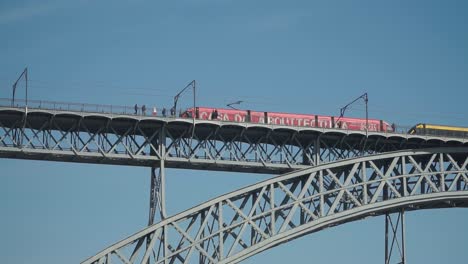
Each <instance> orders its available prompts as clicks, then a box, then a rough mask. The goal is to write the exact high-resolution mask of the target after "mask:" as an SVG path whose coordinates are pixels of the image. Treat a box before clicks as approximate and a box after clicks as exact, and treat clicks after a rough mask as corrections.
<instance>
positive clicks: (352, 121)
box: [180, 107, 394, 132]
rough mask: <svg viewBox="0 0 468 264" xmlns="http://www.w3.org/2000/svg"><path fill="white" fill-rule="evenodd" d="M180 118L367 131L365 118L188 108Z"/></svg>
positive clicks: (372, 124) (374, 122) (374, 124)
mask: <svg viewBox="0 0 468 264" xmlns="http://www.w3.org/2000/svg"><path fill="white" fill-rule="evenodd" d="M180 116H181V117H185V118H188V117H190V118H192V117H193V116H195V118H197V119H203V120H220V121H231V122H249V123H259V124H273V125H283V126H297V127H319V128H341V129H346V130H358V131H365V130H366V119H365V118H351V117H335V116H324V115H307V114H291V113H278V112H259V111H251V110H237V109H223V108H211V107H196V108H195V109H194V108H188V109H187V110H186V111H184V112H183V113H182V114H181V115H180ZM367 126H368V131H387V132H393V131H394V129H393V128H392V126H391V125H389V124H388V123H387V122H385V121H383V120H378V119H367Z"/></svg>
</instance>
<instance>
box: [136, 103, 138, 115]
mask: <svg viewBox="0 0 468 264" xmlns="http://www.w3.org/2000/svg"><path fill="white" fill-rule="evenodd" d="M136 114H138V105H137V104H135V115H136Z"/></svg>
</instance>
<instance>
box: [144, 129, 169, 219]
mask: <svg viewBox="0 0 468 264" xmlns="http://www.w3.org/2000/svg"><path fill="white" fill-rule="evenodd" d="M160 129H161V131H160V132H159V138H158V139H157V141H156V140H155V141H153V142H151V144H152V145H153V146H157V147H158V148H157V149H158V150H159V155H160V157H161V158H160V162H159V175H158V174H157V173H156V170H157V167H152V168H151V187H150V208H149V220H148V225H152V224H153V223H154V218H155V215H156V214H157V210H158V208H159V216H160V220H163V219H165V218H166V216H167V215H166V169H165V156H166V136H165V127H164V126H162V127H161V128H160ZM152 154H153V155H156V153H154V152H153V153H152Z"/></svg>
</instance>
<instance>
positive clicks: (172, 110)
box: [171, 106, 176, 117]
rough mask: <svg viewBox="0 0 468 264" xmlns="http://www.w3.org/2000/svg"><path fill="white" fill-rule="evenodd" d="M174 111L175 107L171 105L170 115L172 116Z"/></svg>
mask: <svg viewBox="0 0 468 264" xmlns="http://www.w3.org/2000/svg"><path fill="white" fill-rule="evenodd" d="M175 111H176V110H175V107H174V106H173V107H172V108H171V116H172V117H174V116H175Z"/></svg>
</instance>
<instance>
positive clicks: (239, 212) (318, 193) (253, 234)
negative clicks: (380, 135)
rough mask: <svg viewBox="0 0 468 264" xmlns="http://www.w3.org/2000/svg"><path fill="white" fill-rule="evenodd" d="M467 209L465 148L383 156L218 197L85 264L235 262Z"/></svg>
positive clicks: (315, 169)
mask: <svg viewBox="0 0 468 264" xmlns="http://www.w3.org/2000/svg"><path fill="white" fill-rule="evenodd" d="M466 206H468V148H438V149H426V150H406V151H399V152H393V153H385V154H379V155H374V156H367V157H359V158H354V159H349V160H343V161H338V162H334V163H328V164H323V165H319V166H316V167H313V168H309V169H305V170H301V171H296V172H293V173H289V174H285V175H282V176H279V177H275V178H272V179H269V180H266V181H264V182H260V183H257V184H255V185H252V186H249V187H246V188H243V189H240V190H237V191H234V192H232V193H229V194H226V195H223V196H221V197H218V198H215V199H213V200H211V201H208V202H206V203H204V204H201V205H199V206H196V207H194V208H191V209H189V210H187V211H184V212H182V213H180V214H178V215H175V216H172V217H169V218H167V219H165V220H163V221H161V222H159V223H157V224H155V225H152V226H150V227H148V228H146V229H144V230H142V231H140V232H138V233H136V234H135V235H133V236H131V237H129V238H127V239H125V240H123V241H121V242H118V243H116V244H114V245H113V246H111V247H109V248H107V249H105V250H104V251H102V252H100V253H98V254H97V255H96V256H94V257H91V258H89V259H88V260H86V261H84V262H83V263H230V262H239V261H241V260H243V259H245V258H247V257H249V256H252V255H254V254H256V253H259V252H261V251H263V250H266V249H268V248H271V247H273V246H275V245H278V244H281V243H285V242H287V241H289V240H291V239H294V238H297V237H300V236H303V235H306V234H309V233H311V232H315V231H318V230H321V229H324V228H327V227H331V226H335V225H339V224H342V223H346V222H349V221H354V220H358V219H361V218H364V217H367V216H376V215H381V214H386V213H391V212H397V211H400V210H401V209H402V208H404V209H405V210H406V211H411V210H417V209H424V208H442V207H466ZM142 245H146V246H142Z"/></svg>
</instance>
